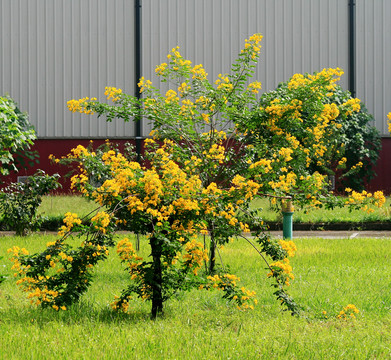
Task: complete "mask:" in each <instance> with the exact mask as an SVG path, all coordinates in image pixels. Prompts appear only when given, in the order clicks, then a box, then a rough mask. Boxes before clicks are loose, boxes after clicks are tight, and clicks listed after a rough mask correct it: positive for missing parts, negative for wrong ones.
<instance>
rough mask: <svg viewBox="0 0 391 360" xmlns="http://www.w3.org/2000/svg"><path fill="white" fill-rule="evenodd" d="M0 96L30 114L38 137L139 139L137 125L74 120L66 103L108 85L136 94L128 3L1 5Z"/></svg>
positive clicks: (77, 0) (5, 1) (90, 0)
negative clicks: (6, 95)
mask: <svg viewBox="0 0 391 360" xmlns="http://www.w3.org/2000/svg"><path fill="white" fill-rule="evenodd" d="M0 32H1V36H0V93H1V94H4V93H5V92H8V93H9V94H10V95H11V96H12V97H13V98H14V99H15V100H16V101H17V102H18V103H19V105H20V108H21V109H22V110H25V111H28V113H29V115H30V122H31V123H32V124H33V125H34V126H35V128H36V130H37V133H38V136H39V137H40V138H64V137H65V138H102V137H103V138H107V137H127V136H128V137H130V136H133V135H134V124H133V123H130V124H124V123H123V122H122V121H118V122H114V123H111V124H107V123H106V121H105V120H104V119H99V120H97V119H96V117H94V116H89V115H80V114H72V113H70V112H69V111H68V109H67V107H66V102H67V100H70V99H73V98H75V99H79V98H82V97H86V96H88V97H94V96H96V97H98V98H99V99H100V100H104V99H105V96H104V94H103V93H104V91H105V90H104V88H105V86H117V87H121V88H122V89H124V90H125V91H127V92H129V93H133V92H134V83H135V80H134V60H133V59H134V5H133V1H129V0H0Z"/></svg>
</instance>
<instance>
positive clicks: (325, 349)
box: [0, 235, 391, 359]
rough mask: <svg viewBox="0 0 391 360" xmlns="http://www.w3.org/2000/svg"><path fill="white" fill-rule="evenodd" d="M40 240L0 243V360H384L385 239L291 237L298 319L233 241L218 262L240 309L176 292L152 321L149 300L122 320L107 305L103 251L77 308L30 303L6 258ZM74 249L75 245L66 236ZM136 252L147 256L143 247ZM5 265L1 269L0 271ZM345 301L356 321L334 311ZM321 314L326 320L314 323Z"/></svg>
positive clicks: (390, 254) (389, 350)
mask: <svg viewBox="0 0 391 360" xmlns="http://www.w3.org/2000/svg"><path fill="white" fill-rule="evenodd" d="M50 240H53V237H50V236H40V235H33V236H29V237H26V238H17V237H2V238H0V256H1V255H3V256H4V259H2V260H0V272H2V273H4V274H6V275H8V276H9V277H8V278H7V280H6V281H5V282H4V283H3V284H1V285H0V349H1V355H0V358H4V359H24V358H28V359H52V358H56V359H98V358H99V359H389V358H390V357H391V262H390V258H391V240H389V239H357V238H356V239H333V240H330V239H296V240H295V242H296V244H297V247H298V253H297V255H296V257H295V258H293V259H292V265H293V266H294V273H295V276H296V278H295V280H294V281H293V283H292V286H291V290H290V292H291V295H292V296H293V297H294V298H295V299H296V301H297V302H298V303H299V304H301V305H302V306H303V308H304V309H305V311H304V315H305V317H302V318H295V317H292V316H290V315H289V314H288V313H285V312H282V311H281V308H280V306H279V305H278V304H277V303H276V301H275V299H274V297H273V294H272V288H271V287H270V284H271V282H270V280H268V279H267V278H266V274H267V270H265V265H264V263H262V261H261V259H260V257H259V255H257V254H256V253H255V252H254V251H253V250H252V249H251V247H250V246H249V244H247V243H245V242H243V240H238V241H235V242H234V243H231V244H228V245H227V246H226V247H225V248H224V249H222V250H221V255H222V258H223V261H224V263H226V264H230V266H231V272H232V273H235V274H237V275H239V276H240V277H241V280H242V281H241V282H242V283H243V286H245V287H246V288H248V289H251V290H255V291H256V292H257V297H258V301H259V304H258V306H257V307H256V308H255V310H254V311H248V312H243V311H239V310H237V309H236V308H235V307H234V306H232V304H229V303H226V302H225V301H224V300H223V299H221V296H220V294H219V292H217V291H216V292H206V291H195V290H194V291H192V292H190V293H180V294H178V295H177V296H176V297H175V298H173V299H171V300H169V301H168V302H167V303H166V304H165V312H164V315H163V316H162V317H161V318H158V319H157V320H156V321H151V320H150V319H149V312H150V304H148V303H143V302H141V301H139V300H137V299H136V300H135V301H133V302H132V311H131V313H130V314H129V315H118V314H115V313H113V312H111V310H110V309H109V306H108V304H109V303H110V302H111V301H112V300H113V297H114V295H115V294H117V295H119V292H120V291H121V289H122V288H124V287H125V286H126V284H127V280H128V279H127V276H126V273H125V272H124V271H123V269H122V267H121V264H120V262H119V260H118V258H117V256H116V255H115V252H114V251H112V253H111V254H110V256H109V258H108V259H107V260H106V261H105V262H104V263H101V264H99V265H98V266H97V268H96V274H95V281H94V283H93V285H92V287H91V288H90V290H89V292H88V293H87V294H85V295H84V296H83V298H82V300H81V302H80V303H78V304H75V305H73V306H71V307H70V308H69V309H68V310H67V311H65V312H55V311H54V310H50V309H46V310H41V309H36V308H34V307H30V305H29V304H28V300H27V299H25V297H24V294H22V293H21V292H20V290H19V289H17V287H16V285H15V279H14V278H13V276H12V271H11V270H10V263H9V262H8V260H6V258H7V257H8V256H7V254H6V250H7V249H8V248H9V247H11V246H13V245H18V246H20V247H26V248H27V249H29V250H31V251H40V250H42V249H43V248H44V247H45V244H46V243H47V242H48V241H50ZM75 242H76V243H78V242H79V240H75ZM141 250H142V252H144V253H145V254H147V251H148V248H147V246H146V244H144V243H143V242H142V243H141ZM1 265H5V267H3V266H1ZM347 304H355V305H356V306H357V307H358V309H359V310H360V313H359V314H358V315H357V319H355V320H351V321H341V320H337V319H336V318H335V315H336V314H337V313H338V312H339V311H340V310H341V309H342V308H343V307H344V306H346V305H347ZM323 311H326V312H327V314H328V317H329V318H328V319H327V320H325V319H322V312H323Z"/></svg>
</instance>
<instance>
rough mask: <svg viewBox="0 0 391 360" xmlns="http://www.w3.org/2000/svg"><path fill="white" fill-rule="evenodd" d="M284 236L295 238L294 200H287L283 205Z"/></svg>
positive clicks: (285, 237)
mask: <svg viewBox="0 0 391 360" xmlns="http://www.w3.org/2000/svg"><path fill="white" fill-rule="evenodd" d="M282 216H283V219H282V237H283V238H284V239H292V238H293V235H292V233H293V221H292V220H293V206H292V201H291V200H288V201H286V202H285V203H284V204H283V206H282Z"/></svg>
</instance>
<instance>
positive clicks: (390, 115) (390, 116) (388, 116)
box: [387, 112, 391, 134]
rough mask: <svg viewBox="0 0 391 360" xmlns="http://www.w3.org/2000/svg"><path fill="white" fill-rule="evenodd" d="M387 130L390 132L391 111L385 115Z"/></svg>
mask: <svg viewBox="0 0 391 360" xmlns="http://www.w3.org/2000/svg"><path fill="white" fill-rule="evenodd" d="M387 124H388V132H389V133H390V134H391V112H389V113H388V115H387Z"/></svg>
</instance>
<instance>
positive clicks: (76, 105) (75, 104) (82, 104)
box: [67, 97, 97, 114]
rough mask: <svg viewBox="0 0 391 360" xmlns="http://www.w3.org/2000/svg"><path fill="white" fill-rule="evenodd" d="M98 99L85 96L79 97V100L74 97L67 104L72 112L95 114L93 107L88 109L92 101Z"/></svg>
mask: <svg viewBox="0 0 391 360" xmlns="http://www.w3.org/2000/svg"><path fill="white" fill-rule="evenodd" d="M96 100H97V99H96V98H91V99H90V98H88V97H85V98H83V99H79V100H75V99H72V100H69V101H68V102H67V106H68V109H69V111H72V112H79V113H84V114H93V113H94V112H93V111H92V110H91V109H87V105H88V103H89V102H90V101H96Z"/></svg>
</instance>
